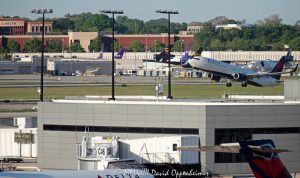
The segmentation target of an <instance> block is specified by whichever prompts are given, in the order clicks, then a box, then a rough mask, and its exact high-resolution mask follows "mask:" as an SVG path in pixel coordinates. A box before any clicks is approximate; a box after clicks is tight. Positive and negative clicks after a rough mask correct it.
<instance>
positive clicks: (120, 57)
mask: <svg viewBox="0 0 300 178" xmlns="http://www.w3.org/2000/svg"><path fill="white" fill-rule="evenodd" d="M125 51H126V49H125V48H121V49H120V50H119V52H118V53H117V54H116V55H115V59H122V58H123V55H124V53H125Z"/></svg>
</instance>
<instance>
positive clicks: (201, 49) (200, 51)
mask: <svg viewBox="0 0 300 178" xmlns="http://www.w3.org/2000/svg"><path fill="white" fill-rule="evenodd" d="M202 51H203V48H199V49H198V50H197V51H196V52H195V53H194V54H193V55H192V56H191V59H192V58H194V57H196V56H201V54H202Z"/></svg>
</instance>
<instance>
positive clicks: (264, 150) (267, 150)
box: [248, 145, 292, 153]
mask: <svg viewBox="0 0 300 178" xmlns="http://www.w3.org/2000/svg"><path fill="white" fill-rule="evenodd" d="M248 147H249V148H251V149H252V150H253V151H257V152H261V153H282V152H292V151H291V150H285V149H278V148H264V147H261V146H252V145H248Z"/></svg>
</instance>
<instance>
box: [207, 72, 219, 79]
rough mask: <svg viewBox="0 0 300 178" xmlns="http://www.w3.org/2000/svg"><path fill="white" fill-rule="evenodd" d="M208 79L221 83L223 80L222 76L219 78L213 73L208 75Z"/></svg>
mask: <svg viewBox="0 0 300 178" xmlns="http://www.w3.org/2000/svg"><path fill="white" fill-rule="evenodd" d="M207 77H208V78H209V79H211V80H214V81H220V80H221V77H220V76H217V75H215V74H213V73H208V74H207Z"/></svg>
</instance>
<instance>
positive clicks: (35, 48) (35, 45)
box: [24, 38, 42, 53]
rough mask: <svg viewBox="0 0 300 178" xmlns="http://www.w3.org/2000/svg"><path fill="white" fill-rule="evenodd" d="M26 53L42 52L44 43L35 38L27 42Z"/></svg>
mask: <svg viewBox="0 0 300 178" xmlns="http://www.w3.org/2000/svg"><path fill="white" fill-rule="evenodd" d="M24 51H25V52H34V53H36V52H41V51H42V41H41V40H39V39H37V38H33V39H31V40H27V41H26V42H25V45H24Z"/></svg>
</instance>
